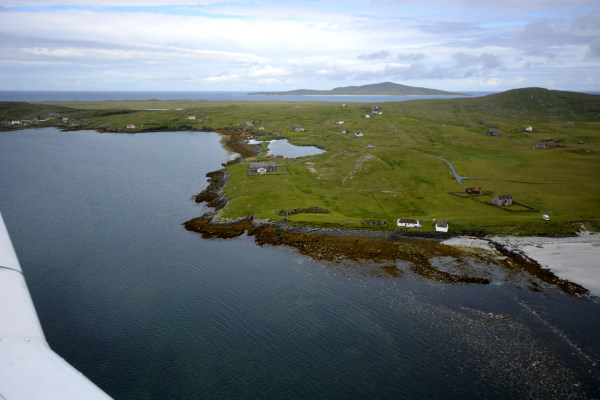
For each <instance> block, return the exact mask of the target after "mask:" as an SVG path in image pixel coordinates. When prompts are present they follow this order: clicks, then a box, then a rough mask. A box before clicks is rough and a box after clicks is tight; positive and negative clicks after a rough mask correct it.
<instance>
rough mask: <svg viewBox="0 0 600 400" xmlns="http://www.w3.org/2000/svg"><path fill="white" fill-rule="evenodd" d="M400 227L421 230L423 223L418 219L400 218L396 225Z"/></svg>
mask: <svg viewBox="0 0 600 400" xmlns="http://www.w3.org/2000/svg"><path fill="white" fill-rule="evenodd" d="M396 224H397V225H398V226H403V227H405V228H420V227H421V223H420V222H419V220H417V219H411V218H398V221H397V223H396Z"/></svg>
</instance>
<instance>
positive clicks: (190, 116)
mask: <svg viewBox="0 0 600 400" xmlns="http://www.w3.org/2000/svg"><path fill="white" fill-rule="evenodd" d="M187 119H196V116H195V115H188V117H187Z"/></svg>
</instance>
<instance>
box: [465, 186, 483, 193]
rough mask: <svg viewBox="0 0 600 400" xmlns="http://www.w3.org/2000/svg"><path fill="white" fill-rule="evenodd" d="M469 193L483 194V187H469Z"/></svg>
mask: <svg viewBox="0 0 600 400" xmlns="http://www.w3.org/2000/svg"><path fill="white" fill-rule="evenodd" d="M467 193H471V194H482V193H483V191H482V190H481V188H473V187H468V188H467Z"/></svg>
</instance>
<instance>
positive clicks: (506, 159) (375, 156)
mask: <svg viewBox="0 0 600 400" xmlns="http://www.w3.org/2000/svg"><path fill="white" fill-rule="evenodd" d="M49 113H50V114H49ZM0 119H2V121H3V126H4V129H15V128H19V127H24V126H27V127H31V126H58V127H62V128H64V129H96V130H100V131H104V132H115V133H133V132H143V131H157V130H160V131H169V130H181V129H187V130H198V131H219V132H223V133H224V137H227V138H228V139H227V140H228V143H229V145H230V146H231V148H233V149H235V148H236V145H237V146H238V147H237V148H239V149H241V148H242V147H243V144H244V141H245V140H247V139H249V138H254V139H258V140H264V141H267V140H272V139H283V138H285V139H288V140H289V141H290V142H291V143H293V144H295V145H312V146H317V147H319V148H321V149H324V150H326V152H324V153H322V154H319V155H316V156H307V157H300V158H294V159H285V158H277V159H273V158H271V155H269V154H268V152H267V147H266V144H265V143H263V145H262V146H259V147H261V149H259V150H262V151H259V154H255V155H253V156H252V157H253V158H254V159H255V161H269V162H277V164H278V165H281V166H283V167H285V168H284V169H282V171H284V172H285V173H270V172H267V173H265V174H259V175H248V173H247V172H248V167H249V162H244V159H247V158H248V154H243V157H240V158H238V160H236V161H237V162H234V163H229V164H228V165H227V166H226V167H225V168H226V171H227V176H228V179H227V183H226V185H225V186H224V187H223V191H224V195H225V197H226V199H227V202H226V204H225V205H224V207H223V208H222V209H221V210H220V217H221V218H222V219H234V218H238V217H242V216H245V215H252V216H254V217H255V218H257V219H264V220H270V221H281V220H285V221H287V222H288V223H290V224H298V225H309V226H318V227H341V228H359V229H378V230H381V229H388V230H390V229H394V230H395V229H397V226H396V220H397V219H398V218H414V219H418V220H419V221H420V222H421V224H422V228H419V230H420V231H423V232H432V231H433V230H434V224H435V221H437V220H440V219H443V220H446V221H448V224H449V227H450V231H451V232H463V231H478V232H482V233H484V234H512V235H563V236H568V235H573V234H575V233H576V232H577V231H579V230H580V229H581V226H582V224H583V225H584V226H585V227H586V228H587V229H589V230H592V231H598V230H600V207H599V206H600V174H599V172H600V153H599V152H600V96H597V95H591V94H582V93H574V92H563V91H554V90H547V89H542V88H526V89H515V90H510V91H507V92H502V93H498V94H493V95H489V96H484V97H473V98H455V99H426V100H411V101H404V102H384V103H378V104H372V103H367V102H365V103H347V104H343V103H341V102H339V103H338V102H294V101H272V102H271V101H269V102H263V101H260V102H256V101H246V102H244V101H204V100H201V101H190V100H181V101H173V100H171V101H159V100H148V101H101V102H43V103H16V102H3V103H0ZM300 128H301V129H300ZM254 148H256V146H254ZM239 152H240V153H244V151H242V150H240V151H239ZM273 156H276V155H273ZM450 165H452V166H453V168H454V170H455V171H456V174H457V175H458V176H459V177H462V178H463V179H462V180H460V179H458V180H457V179H456V177H455V175H453V173H452V171H451V169H450ZM215 168H218V166H215ZM467 187H472V188H481V194H473V193H467V190H466V188H467ZM496 195H502V196H511V199H512V200H513V203H512V204H511V205H508V206H497V205H493V204H491V203H492V200H493V198H494V197H495V196H496ZM308 207H318V208H319V209H323V210H327V211H328V212H327V213H307V212H301V213H295V214H292V215H280V210H282V209H293V208H304V209H306V208H308ZM543 215H548V216H549V220H548V221H546V220H544V219H543V218H542V216H543ZM365 221H377V223H378V224H382V225H377V226H372V225H365Z"/></svg>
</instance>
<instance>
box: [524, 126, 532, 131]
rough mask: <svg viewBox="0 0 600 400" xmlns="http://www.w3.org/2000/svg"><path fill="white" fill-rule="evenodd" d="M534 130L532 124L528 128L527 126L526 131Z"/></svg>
mask: <svg viewBox="0 0 600 400" xmlns="http://www.w3.org/2000/svg"><path fill="white" fill-rule="evenodd" d="M531 131H533V128H532V127H531V125H530V126H528V127H527V128H525V132H531Z"/></svg>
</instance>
